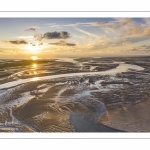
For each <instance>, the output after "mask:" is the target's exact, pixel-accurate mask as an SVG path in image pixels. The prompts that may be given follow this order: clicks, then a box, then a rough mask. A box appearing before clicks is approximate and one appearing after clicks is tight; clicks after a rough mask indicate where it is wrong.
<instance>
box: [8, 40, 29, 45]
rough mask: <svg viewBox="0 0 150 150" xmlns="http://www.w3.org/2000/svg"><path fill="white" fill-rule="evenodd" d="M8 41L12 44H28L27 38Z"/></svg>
mask: <svg viewBox="0 0 150 150" xmlns="http://www.w3.org/2000/svg"><path fill="white" fill-rule="evenodd" d="M6 42H7V43H11V44H28V42H27V41H25V40H15V41H6Z"/></svg>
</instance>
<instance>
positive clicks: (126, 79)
mask: <svg viewBox="0 0 150 150" xmlns="http://www.w3.org/2000/svg"><path fill="white" fill-rule="evenodd" d="M99 59H100V58H96V60H99ZM93 60H95V59H91V60H90V61H91V62H89V63H88V65H91V64H92V65H93V64H94V65H97V63H96V60H95V62H92V61H93ZM102 60H103V61H104V63H106V60H107V61H108V62H109V63H113V62H112V61H110V59H109V58H107V59H105V60H104V59H102ZM117 60H118V59H116V61H117ZM68 61H70V60H68ZM82 61H83V62H85V61H86V59H85V60H82ZM82 61H81V62H80V63H81V64H80V63H79V62H78V61H77V60H76V61H73V62H71V63H68V62H66V61H65V62H63V63H62V62H59V61H58V62H57V63H58V64H57V63H56V64H57V65H58V66H59V67H60V68H63V69H64V67H66V69H65V70H64V71H63V69H62V70H60V72H59V73H58V74H60V73H61V72H62V73H64V72H65V73H66V72H67V68H69V67H74V66H75V65H77V66H76V69H77V68H78V69H77V70H78V72H80V71H79V67H81V66H82V67H83V66H86V65H87V63H86V65H83V62H82ZM123 61H126V62H127V60H124V59H122V60H121V62H123ZM128 61H129V60H128ZM52 63H53V64H54V61H53V62H51V63H50V66H51V65H52ZM117 63H118V62H117ZM114 64H115V63H114ZM120 64H121V65H119V66H118V65H117V67H116V68H115V69H111V70H107V69H106V71H102V72H101V73H100V72H97V71H96V72H93V69H94V68H93V67H92V68H91V67H89V72H86V73H85V71H86V69H85V68H84V67H83V68H84V69H85V70H82V71H83V72H82V71H81V72H80V73H78V72H76V71H77V70H76V71H75V72H76V73H73V72H72V74H61V75H58V74H57V75H53V76H52V75H51V76H46V77H45V76H44V77H39V80H37V81H36V80H35V81H31V79H32V80H33V76H32V75H28V74H27V75H26V77H25V78H26V79H22V78H23V76H24V75H21V76H20V77H19V76H18V74H15V77H16V75H17V77H18V78H19V79H15V80H16V81H14V82H10V83H7V85H8V86H6V87H5V86H3V84H1V85H0V131H1V132H123V131H128V132H143V131H146V132H147V131H150V128H149V125H150V123H149V119H150V118H149V115H148V114H149V113H150V110H149V104H150V102H149V99H148V97H149V92H150V86H149V80H150V79H149V75H146V74H144V68H142V67H139V66H136V65H129V64H128V65H127V64H124V63H120ZM92 65H91V66H92ZM104 66H105V67H106V68H107V67H112V66H113V65H108V64H107V65H103V66H102V68H101V69H104ZM129 66H130V67H129ZM131 66H132V67H131ZM48 67H49V65H48ZM82 67H81V68H82ZM99 67H100V65H99ZM87 68H88V67H87ZM31 69H33V68H32V67H31ZM90 69H91V70H90ZM116 69H117V70H116ZM35 70H36V69H35ZM35 70H34V71H35ZM54 70H55V69H54V68H53V71H54ZM32 71H33V70H32ZM32 71H31V72H32ZM36 71H37V70H36ZM28 72H29V71H28ZM122 72H126V74H125V73H122ZM55 73H56V72H55ZM38 75H39V74H38ZM41 75H43V74H41ZM132 75H134V77H133V76H132ZM35 76H36V77H37V75H35ZM29 77H32V78H29ZM15 83H16V84H15ZM138 84H139V85H138ZM3 88H5V89H3Z"/></svg>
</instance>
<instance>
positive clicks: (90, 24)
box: [65, 22, 108, 27]
mask: <svg viewBox="0 0 150 150" xmlns="http://www.w3.org/2000/svg"><path fill="white" fill-rule="evenodd" d="M107 23H108V22H79V23H74V24H67V25H65V26H72V27H76V26H79V25H81V26H103V25H105V24H107Z"/></svg>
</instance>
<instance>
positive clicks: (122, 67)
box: [0, 63, 144, 89]
mask: <svg viewBox="0 0 150 150" xmlns="http://www.w3.org/2000/svg"><path fill="white" fill-rule="evenodd" d="M128 69H135V70H137V71H140V70H144V68H142V67H140V66H137V65H131V64H124V63H120V64H119V66H118V67H116V68H115V69H111V70H107V71H100V72H82V73H69V74H59V75H50V76H43V77H36V78H28V79H19V80H17V81H12V82H8V83H4V84H1V85H0V89H3V88H10V87H13V86H16V85H19V84H22V83H26V82H31V81H37V80H44V79H53V78H60V77H70V76H82V75H96V74H99V75H115V74H117V73H121V72H127V71H128Z"/></svg>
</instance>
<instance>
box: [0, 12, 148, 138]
mask: <svg viewBox="0 0 150 150" xmlns="http://www.w3.org/2000/svg"><path fill="white" fill-rule="evenodd" d="M32 17H33V18H82V17H84V18H112V17H114V18H129V17H134V18H150V12H122V11H120V12H119V11H118V12H110V11H107V12H106V11H105V12H100V11H97V12H94V11H91V12H90V11H88V12H85V11H83V12H75V11H74V12H70V11H65V12H61V11H59V12H56V11H55V12H54V11H53V12H44V11H38V12H23V11H22V12H21V11H20V12H19V11H18V12H9V11H7V12H6V11H5V12H4V11H3V12H0V18H32ZM0 139H150V133H148V132H146V133H142V132H141V133H136V132H134V133H131V132H130V133H128V132H126V133H122V132H121V133H108V132H105V133H104V132H96V133H90V132H89V133H85V132H84V133H37V134H36V133H19V134H18V133H1V134H0Z"/></svg>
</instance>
